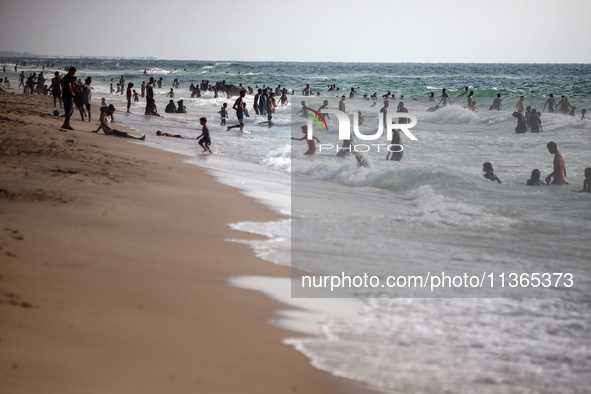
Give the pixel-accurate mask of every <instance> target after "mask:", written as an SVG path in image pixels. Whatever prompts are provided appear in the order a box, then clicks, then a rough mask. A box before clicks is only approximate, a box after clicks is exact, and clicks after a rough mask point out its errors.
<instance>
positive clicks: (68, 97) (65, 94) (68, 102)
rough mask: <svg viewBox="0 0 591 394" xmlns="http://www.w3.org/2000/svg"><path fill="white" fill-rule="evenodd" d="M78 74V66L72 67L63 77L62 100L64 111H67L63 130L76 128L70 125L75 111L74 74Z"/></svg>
mask: <svg viewBox="0 0 591 394" xmlns="http://www.w3.org/2000/svg"><path fill="white" fill-rule="evenodd" d="M75 74H76V68H75V67H70V69H69V70H68V73H67V74H66V76H64V78H63V79H62V86H63V89H62V102H63V103H64V112H65V113H66V118H65V119H64V124H63V125H62V129H64V130H62V131H65V130H74V129H73V128H72V126H70V118H71V117H72V114H73V113H74V86H73V84H74V75H75Z"/></svg>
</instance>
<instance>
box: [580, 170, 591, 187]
mask: <svg viewBox="0 0 591 394" xmlns="http://www.w3.org/2000/svg"><path fill="white" fill-rule="evenodd" d="M580 192H581V193H583V192H585V193H591V168H589V167H587V168H585V180H584V181H583V190H581V191H580Z"/></svg>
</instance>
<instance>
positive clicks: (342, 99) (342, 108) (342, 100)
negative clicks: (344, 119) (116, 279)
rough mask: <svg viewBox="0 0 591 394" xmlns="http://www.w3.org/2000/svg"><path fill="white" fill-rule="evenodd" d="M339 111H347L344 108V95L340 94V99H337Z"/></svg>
mask: <svg viewBox="0 0 591 394" xmlns="http://www.w3.org/2000/svg"><path fill="white" fill-rule="evenodd" d="M339 111H343V112H347V111H346V110H345V96H341V101H339Z"/></svg>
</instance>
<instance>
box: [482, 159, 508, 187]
mask: <svg viewBox="0 0 591 394" xmlns="http://www.w3.org/2000/svg"><path fill="white" fill-rule="evenodd" d="M482 171H484V177H485V178H486V179H488V180H489V181H493V182H499V183H503V182H501V180H500V179H499V177H498V176H496V175H495V172H494V170H493V166H492V164H490V163H489V162H486V163H484V164H483V165H482Z"/></svg>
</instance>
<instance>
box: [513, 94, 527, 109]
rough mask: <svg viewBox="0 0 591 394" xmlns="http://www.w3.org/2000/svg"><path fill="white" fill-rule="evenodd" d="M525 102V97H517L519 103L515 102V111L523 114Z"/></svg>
mask: <svg viewBox="0 0 591 394" xmlns="http://www.w3.org/2000/svg"><path fill="white" fill-rule="evenodd" d="M524 102H525V97H523V96H521V97H519V101H518V102H517V105H516V106H515V107H516V108H517V111H519V112H521V113H523V112H524V111H523V103H524Z"/></svg>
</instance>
